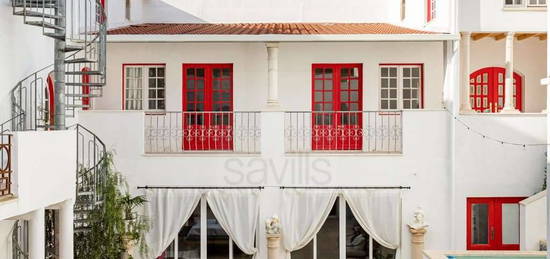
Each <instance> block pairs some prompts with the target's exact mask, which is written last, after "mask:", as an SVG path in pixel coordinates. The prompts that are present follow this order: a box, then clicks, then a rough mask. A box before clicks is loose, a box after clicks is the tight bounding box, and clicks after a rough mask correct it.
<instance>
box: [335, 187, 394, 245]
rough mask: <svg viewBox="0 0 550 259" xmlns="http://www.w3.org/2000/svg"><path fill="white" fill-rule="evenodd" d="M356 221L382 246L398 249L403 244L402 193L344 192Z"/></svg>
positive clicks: (385, 191) (387, 191)
mask: <svg viewBox="0 0 550 259" xmlns="http://www.w3.org/2000/svg"><path fill="white" fill-rule="evenodd" d="M342 193H343V195H344V198H345V199H346V202H347V203H348V204H349V207H350V209H351V211H352V212H353V215H354V216H355V219H357V222H359V224H360V225H361V227H363V229H364V230H365V231H366V232H367V233H368V234H369V235H370V236H371V237H372V238H373V239H374V240H376V242H378V243H379V244H380V245H383V246H385V247H387V248H390V249H397V250H398V252H399V249H398V248H399V246H400V242H401V231H400V230H401V191H398V190H343V191H342Z"/></svg>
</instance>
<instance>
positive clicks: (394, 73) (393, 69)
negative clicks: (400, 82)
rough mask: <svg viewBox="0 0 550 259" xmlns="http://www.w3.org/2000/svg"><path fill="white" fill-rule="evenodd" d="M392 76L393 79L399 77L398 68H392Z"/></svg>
mask: <svg viewBox="0 0 550 259" xmlns="http://www.w3.org/2000/svg"><path fill="white" fill-rule="evenodd" d="M390 76H391V77H396V76H397V68H396V67H392V68H390Z"/></svg>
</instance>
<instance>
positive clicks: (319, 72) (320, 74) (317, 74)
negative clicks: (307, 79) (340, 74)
mask: <svg viewBox="0 0 550 259" xmlns="http://www.w3.org/2000/svg"><path fill="white" fill-rule="evenodd" d="M315 78H323V69H322V68H316V69H315Z"/></svg>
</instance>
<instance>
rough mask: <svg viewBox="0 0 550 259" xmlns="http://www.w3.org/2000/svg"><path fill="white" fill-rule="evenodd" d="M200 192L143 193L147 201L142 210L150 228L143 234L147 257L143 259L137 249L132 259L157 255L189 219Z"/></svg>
mask: <svg viewBox="0 0 550 259" xmlns="http://www.w3.org/2000/svg"><path fill="white" fill-rule="evenodd" d="M203 192H204V191H202V190H196V189H189V190H187V189H152V190H145V197H146V199H147V202H146V203H145V206H144V207H145V208H144V209H145V215H146V216H147V218H148V220H149V224H150V227H151V228H150V229H149V232H147V234H146V235H145V239H146V243H147V245H148V254H147V255H145V256H144V257H142V255H140V254H139V249H136V252H134V258H144V259H150V258H157V257H158V256H160V255H161V254H162V252H164V250H166V248H168V246H169V245H170V243H171V242H172V241H173V240H174V238H176V235H177V234H178V232H179V231H180V229H181V227H182V226H183V224H184V223H185V222H186V221H187V220H188V219H189V217H190V216H191V214H192V213H193V210H194V209H195V207H197V204H198V203H199V201H200V198H201V195H202V193H203Z"/></svg>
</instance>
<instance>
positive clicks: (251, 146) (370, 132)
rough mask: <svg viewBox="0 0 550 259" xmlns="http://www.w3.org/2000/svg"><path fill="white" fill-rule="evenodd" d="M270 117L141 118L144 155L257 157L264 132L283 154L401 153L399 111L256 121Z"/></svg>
mask: <svg viewBox="0 0 550 259" xmlns="http://www.w3.org/2000/svg"><path fill="white" fill-rule="evenodd" d="M272 114H273V112H265V113H261V112H257V111H246V112H243V111H239V112H165V113H145V114H144V116H145V119H144V131H145V141H144V145H145V153H146V154H177V153H201V152H203V153H204V152H209V153H237V154H239V153H240V154H259V153H261V145H262V139H261V137H262V136H261V135H262V129H266V130H265V131H270V133H268V134H269V136H265V137H266V138H267V139H268V140H269V141H270V142H271V141H272V140H273V139H276V138H277V136H278V135H280V136H283V134H284V152H285V153H310V152H325V153H330V152H336V153H341V152H364V153H377V154H395V153H401V152H402V147H403V143H402V142H403V140H402V135H403V132H402V124H403V122H402V112H401V111H391V112H381V111H363V112H306V111H300V112H284V113H283V112H276V114H281V115H283V116H281V117H270V118H266V119H264V120H262V118H263V117H265V116H271V115H272ZM278 119H280V121H277V120H278ZM261 121H265V123H266V125H262V124H261ZM283 125H284V128H283V127H281V126H283ZM278 127H281V128H280V130H279V129H278ZM264 133H265V132H264ZM270 146H272V144H270Z"/></svg>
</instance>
